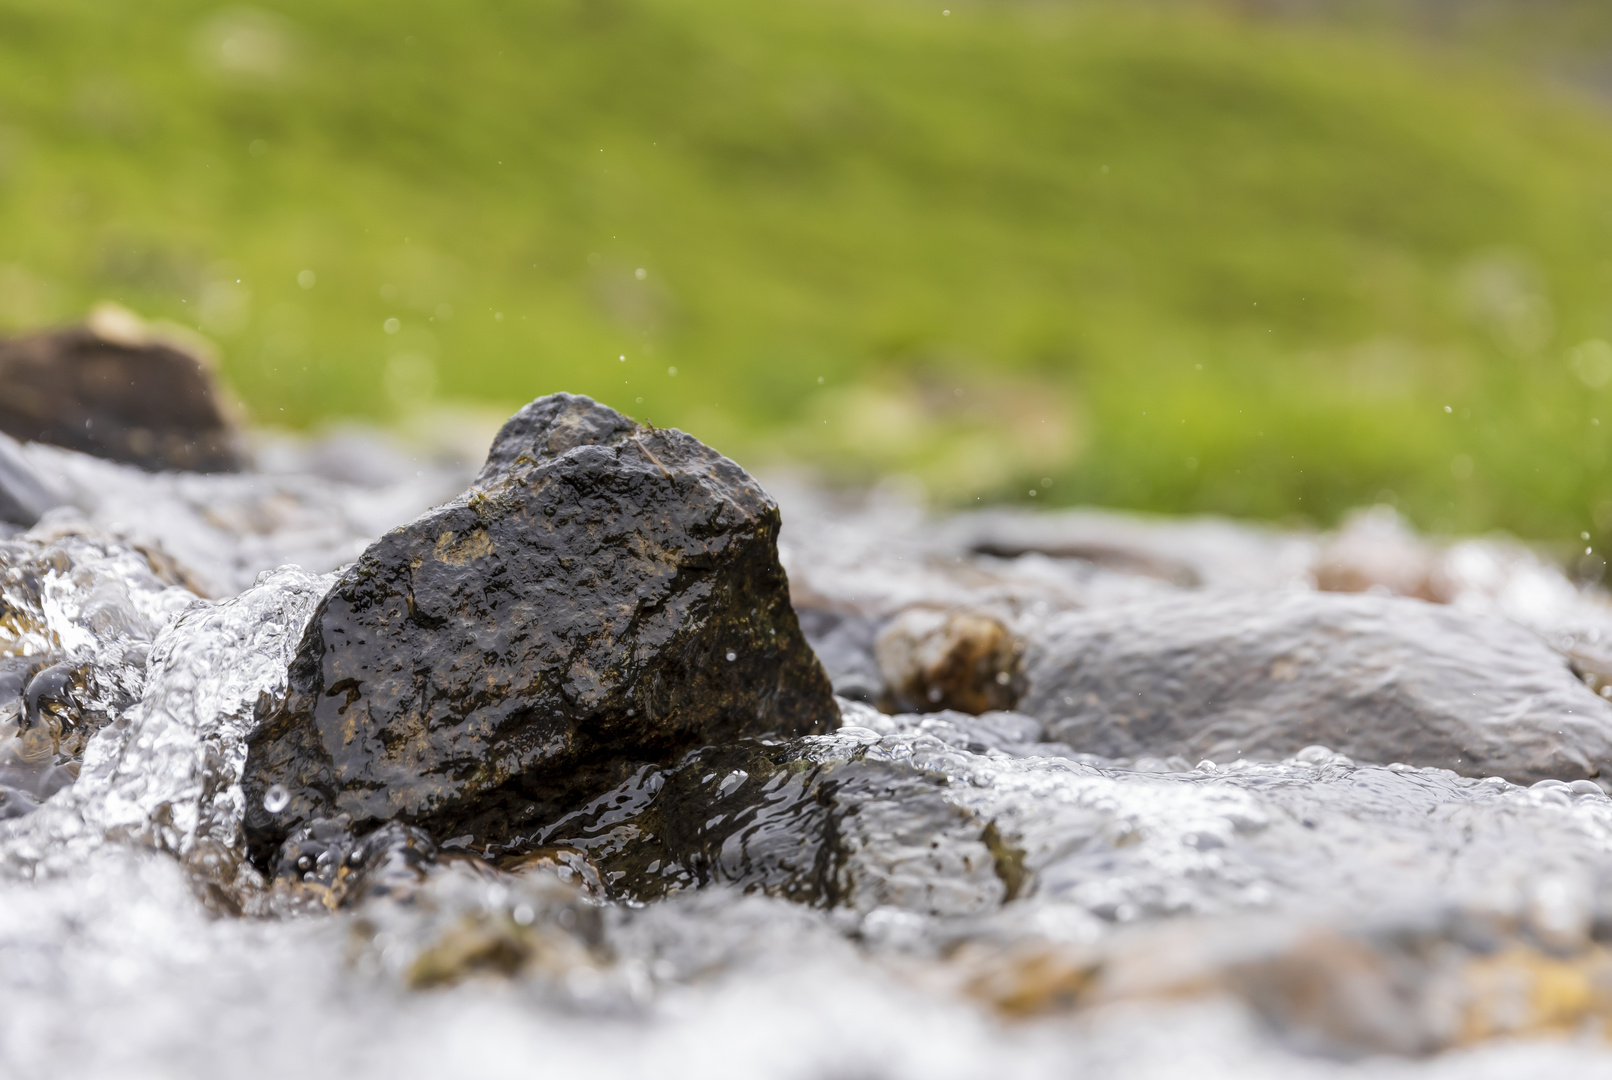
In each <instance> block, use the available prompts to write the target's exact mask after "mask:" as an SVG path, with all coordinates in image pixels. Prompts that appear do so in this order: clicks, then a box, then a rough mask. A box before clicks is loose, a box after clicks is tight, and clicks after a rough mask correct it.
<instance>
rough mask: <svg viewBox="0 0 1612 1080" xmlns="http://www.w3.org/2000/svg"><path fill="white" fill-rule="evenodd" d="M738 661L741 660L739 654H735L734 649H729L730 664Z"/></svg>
mask: <svg viewBox="0 0 1612 1080" xmlns="http://www.w3.org/2000/svg"><path fill="white" fill-rule="evenodd" d="M737 659H739V654H738V653H736V652H734V651H733V650H732V649H729V650H728V662H729V663H730V664H731V663H732V662H733V661H735V660H737Z"/></svg>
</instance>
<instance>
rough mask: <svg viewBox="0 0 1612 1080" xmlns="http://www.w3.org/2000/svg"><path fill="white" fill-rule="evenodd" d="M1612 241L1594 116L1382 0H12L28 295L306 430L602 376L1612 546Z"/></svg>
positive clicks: (10, 309) (1258, 503) (1168, 492)
mask: <svg viewBox="0 0 1612 1080" xmlns="http://www.w3.org/2000/svg"><path fill="white" fill-rule="evenodd" d="M942 2H952V0H942ZM1609 240H1612V117H1609V115H1608V113H1607V110H1606V108H1605V107H1603V106H1602V105H1601V104H1599V103H1598V102H1596V101H1595V100H1593V99H1591V98H1589V97H1588V96H1580V95H1575V94H1574V93H1572V92H1570V91H1566V90H1561V89H1553V88H1551V87H1549V86H1547V85H1545V84H1544V83H1543V82H1542V81H1541V80H1539V79H1537V78H1535V77H1533V76H1531V75H1530V74H1528V73H1527V72H1526V71H1523V70H1521V69H1519V68H1517V67H1516V66H1514V65H1509V64H1504V63H1500V62H1498V61H1491V60H1486V59H1484V58H1483V57H1482V56H1481V55H1480V54H1478V53H1474V52H1471V51H1463V50H1462V49H1460V48H1443V47H1441V48H1428V47H1423V46H1419V45H1417V44H1416V43H1414V42H1413V41H1411V40H1409V39H1407V38H1404V37H1401V36H1396V35H1394V34H1384V33H1379V32H1376V31H1373V30H1369V29H1368V30H1340V29H1338V28H1337V27H1336V26H1331V27H1329V26H1325V25H1317V24H1313V23H1292V22H1283V21H1276V22H1269V21H1261V20H1250V19H1247V18H1241V17H1237V16H1235V15H1229V14H1225V13H1216V12H1214V11H1211V10H1207V9H1204V8H1200V7H1196V6H1193V5H1175V6H1162V7H1149V6H1141V5H1125V6H1117V5H1108V4H1085V5H1074V6H1048V5H1031V4H1025V5H1004V4H989V5H979V4H959V5H958V6H955V7H953V8H951V9H950V14H946V13H944V12H943V10H942V9H941V7H940V6H939V4H927V5H919V4H917V3H914V2H904V0H774V2H771V3H766V4H756V3H742V2H738V0H543V2H535V3H533V2H529V3H514V2H502V3H494V2H481V3H447V2H443V0H398V2H395V3H392V4H389V5H386V6H384V7H382V6H377V5H373V4H367V3H358V2H355V0H325V2H322V3H314V2H312V0H286V2H283V3H276V4H272V5H270V4H265V5H264V6H263V7H261V8H254V9H243V8H219V7H217V6H215V5H211V4H204V3H192V2H180V0H148V2H147V3H144V4H141V5H108V4H104V3H93V2H90V0H49V2H44V0H0V326H5V327H7V328H10V329H20V328H23V327H26V326H32V325H36V324H39V323H41V322H47V321H53V320H62V319H67V318H73V317H76V316H77V315H79V314H81V313H82V312H83V311H84V310H85V309H86V308H87V307H88V306H89V304H90V303H92V302H94V301H96V300H99V299H102V298H113V299H116V300H119V301H120V302H122V303H124V304H126V305H128V306H129V307H131V308H133V309H135V310H137V311H139V312H141V313H143V314H146V315H152V316H161V317H166V318H170V319H173V320H176V321H179V322H182V323H185V324H186V325H189V326H195V327H199V328H200V329H202V330H203V331H204V332H205V333H207V334H208V335H209V336H211V337H212V338H213V339H214V340H215V341H217V342H218V343H219V345H220V348H221V353H222V357H223V361H224V365H225V369H226V371H227V374H228V377H229V379H230V381H231V382H232V383H233V385H234V386H235V387H236V388H237V390H238V391H239V393H240V394H241V395H242V397H243V398H244V399H245V401H246V402H247V403H248V406H249V409H250V412H251V414H252V415H253V416H254V417H255V419H256V420H257V421H259V422H262V423H268V424H281V423H283V424H288V425H307V424H313V423H317V422H319V421H321V420H322V419H325V418H330V417H336V416H349V415H361V416H370V417H374V418H377V419H382V420H399V421H401V422H407V420H408V418H409V417H410V416H412V415H414V414H415V413H416V412H417V411H418V410H419V409H421V408H422V407H424V406H425V405H427V404H428V403H430V402H432V401H441V400H449V401H477V402H485V403H487V404H488V405H489V407H493V408H499V409H510V408H513V407H514V406H515V405H517V404H519V403H520V402H522V401H524V400H527V399H529V398H531V397H532V396H535V395H537V394H539V393H544V392H547V391H550V390H555V389H570V390H575V391H579V392H585V393H589V394H593V395H595V396H597V397H599V398H600V399H602V400H604V401H606V402H608V403H610V404H613V405H616V406H618V407H620V408H622V409H623V410H624V411H626V412H629V413H632V414H634V415H637V416H639V417H641V418H648V419H650V420H652V421H653V422H655V423H656V424H661V425H675V426H680V427H684V428H686V429H688V430H690V431H692V432H694V433H695V434H697V435H700V436H701V437H702V438H705V439H706V440H707V441H710V442H712V443H714V444H715V445H717V446H718V447H719V448H721V449H723V450H724V451H726V452H728V453H730V454H731V455H733V456H735V457H737V458H739V459H740V460H741V461H744V462H745V463H747V464H752V465H754V464H762V463H766V462H769V461H775V460H779V459H784V460H793V461H804V462H807V463H811V464H814V465H816V466H818V467H821V468H823V469H825V470H827V471H828V472H829V473H831V474H833V475H840V476H845V477H850V478H855V477H858V476H869V475H873V474H876V473H879V472H883V471H889V470H898V471H906V472H911V473H913V474H916V475H918V476H919V477H921V478H922V479H923V480H924V481H925V482H926V483H927V484H928V485H929V487H930V489H931V490H932V491H933V492H934V493H935V494H936V495H937V496H939V497H941V498H943V499H949V500H956V501H972V500H973V499H974V498H975V497H976V496H978V497H982V498H986V499H998V498H1006V499H1029V498H1030V497H1031V496H1030V491H1031V490H1032V489H1033V490H1034V491H1035V492H1036V495H1035V498H1036V499H1038V500H1040V501H1049V500H1050V501H1053V502H1060V503H1067V502H1077V501H1095V502H1100V503H1106V504H1112V505H1118V506H1125V507H1133V508H1141V509H1149V510H1161V511H1199V510H1213V511H1219V512H1225V513H1232V514H1238V515H1248V516H1256V517H1266V518H1277V519H1289V518H1294V517H1301V518H1306V519H1309V520H1314V521H1317V522H1328V521H1331V520H1333V519H1335V517H1336V516H1337V515H1338V514H1339V513H1341V512H1342V511H1344V510H1346V509H1347V508H1349V507H1351V506H1355V505H1359V504H1361V503H1365V502H1372V501H1376V500H1383V499H1386V500H1390V501H1395V502H1397V503H1398V505H1399V506H1400V507H1401V508H1402V509H1403V510H1405V511H1406V512H1407V513H1408V514H1409V515H1410V516H1411V517H1412V518H1413V519H1414V520H1416V521H1417V522H1418V523H1420V524H1421V525H1423V526H1424V527H1429V528H1436V529H1459V530H1481V529H1487V528H1494V527H1500V528H1505V529H1509V530H1512V531H1514V532H1516V533H1519V534H1521V535H1523V536H1527V537H1536V538H1556V539H1561V538H1569V537H1576V536H1577V534H1578V533H1579V532H1580V531H1581V530H1586V531H1592V532H1594V533H1596V534H1597V535H1599V536H1605V535H1607V533H1608V532H1609V531H1612V474H1609V472H1608V469H1607V448H1608V439H1609V437H1612V408H1609V407H1608V401H1607V395H1608V394H1609V393H1612V388H1609V386H1608V384H1609V383H1612V346H1607V345H1605V344H1603V343H1602V339H1612V247H1609ZM305 271H306V272H311V277H310V276H309V275H308V274H306V273H304V272H305ZM299 275H302V281H303V282H306V283H310V284H311V287H306V288H305V287H304V286H303V284H301V283H299ZM389 320H396V321H395V322H389ZM389 328H390V330H389ZM673 370H675V372H676V374H675V375H674V374H671V373H670V372H671V371H673ZM640 399H641V400H640ZM1603 421H1604V422H1603Z"/></svg>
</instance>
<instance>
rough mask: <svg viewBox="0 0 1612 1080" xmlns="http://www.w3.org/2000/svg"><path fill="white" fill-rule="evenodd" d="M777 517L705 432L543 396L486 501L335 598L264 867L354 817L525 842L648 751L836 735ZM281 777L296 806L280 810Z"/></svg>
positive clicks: (271, 774) (262, 751)
mask: <svg viewBox="0 0 1612 1080" xmlns="http://www.w3.org/2000/svg"><path fill="white" fill-rule="evenodd" d="M778 527H779V515H778V510H777V507H776V505H775V504H774V503H773V501H772V500H771V499H770V498H769V497H768V496H767V495H766V493H765V492H764V491H762V490H761V488H760V487H759V486H758V485H757V484H756V483H755V482H754V481H753V480H751V479H750V477H749V476H748V475H747V474H745V472H744V471H743V470H742V469H740V468H739V467H738V466H737V465H735V464H733V463H732V462H731V461H728V460H727V459H726V458H723V457H721V456H720V455H718V454H717V453H715V452H714V451H712V450H710V449H709V448H707V447H705V446H703V445H701V444H700V443H699V442H697V441H696V440H694V439H692V438H690V437H689V436H687V435H684V434H682V433H681V432H677V431H658V430H655V429H653V428H646V427H641V426H639V425H637V424H635V423H633V422H632V421H630V420H628V419H627V418H626V417H623V416H622V415H620V414H619V413H616V412H615V411H613V410H611V409H608V408H605V407H604V406H601V405H597V404H595V403H594V402H593V401H591V400H589V399H587V398H583V397H574V396H571V395H565V394H557V395H553V396H551V397H547V398H541V399H539V400H538V401H536V402H533V403H532V404H531V405H529V406H527V407H526V408H525V409H523V410H521V412H519V413H517V414H516V416H515V417H514V418H513V419H512V420H511V421H510V422H509V423H508V424H507V425H506V426H505V428H504V430H503V431H502V432H500V433H499V435H498V437H497V439H495V440H494V443H493V446H492V450H491V451H490V453H489V455H488V460H487V464H486V466H485V467H484V468H483V470H482V472H481V474H480V475H479V476H478V477H477V479H476V483H475V484H474V485H473V486H472V487H471V488H470V490H469V491H467V492H466V493H465V494H464V495H462V496H461V497H460V498H459V499H456V500H454V501H453V502H450V503H448V504H447V505H445V506H443V507H440V508H438V509H437V510H434V511H432V512H431V513H429V514H426V515H424V516H422V517H420V518H418V519H416V520H415V521H414V522H411V523H410V524H408V525H406V526H403V527H402V528H399V529H396V530H394V531H392V532H391V533H388V534H387V535H386V536H385V537H383V538H382V539H381V540H380V541H378V542H377V543H376V544H375V545H374V546H372V547H371V548H370V549H369V550H368V551H366V552H365V553H364V554H363V556H361V557H360V558H359V560H358V561H357V562H356V563H355V564H354V565H353V566H352V567H351V568H350V569H349V570H347V571H345V572H344V573H342V574H341V575H340V577H339V578H338V580H337V582H336V585H335V587H334V588H333V589H332V590H331V592H330V594H329V595H328V596H326V597H325V599H324V600H323V601H321V603H320V605H319V608H318V610H317V611H316V612H315V614H314V617H313V621H312V623H311V625H310V628H309V631H308V633H307V635H306V637H305V638H304V640H303V643H302V645H301V646H300V647H299V649H298V653H297V656H296V658H295V660H294V661H293V663H292V667H291V673H290V687H289V692H288V694H287V696H286V698H285V700H284V702H283V703H281V704H280V705H279V706H278V707H277V708H276V709H275V711H274V712H273V714H272V715H270V716H269V717H268V718H267V719H266V720H265V722H264V723H263V725H262V726H261V727H260V728H259V729H258V730H257V731H256V732H255V733H254V734H253V736H252V738H251V740H250V744H249V745H250V749H249V751H248V757H247V765H246V776H245V791H246V798H247V817H246V821H247V830H248V837H249V840H250V843H251V845H252V847H253V851H254V855H255V858H256V859H257V861H258V862H259V864H260V865H262V866H265V867H267V866H268V865H269V863H270V862H271V861H272V860H273V859H274V857H275V856H276V853H277V852H278V849H279V848H280V846H281V844H282V843H283V842H285V841H286V839H287V837H288V836H290V835H291V834H292V832H293V830H296V829H298V828H299V827H304V826H308V825H310V824H311V823H313V822H314V821H315V820H316V819H329V818H334V817H336V815H338V814H342V815H346V816H347V818H348V820H349V821H350V824H351V826H352V827H353V828H355V829H358V830H360V831H363V830H368V829H371V828H373V827H375V826H376V825H379V824H381V823H384V822H387V821H392V820H394V819H396V820H400V821H404V822H407V823H410V824H415V825H419V826H420V827H422V828H424V829H426V830H427V831H428V832H429V833H431V834H432V835H433V836H435V837H437V838H438V839H439V840H440V841H448V840H451V839H461V840H462V842H466V843H470V844H473V845H474V846H476V847H477V848H478V849H479V850H484V851H488V852H490V853H495V854H496V853H500V852H505V851H508V850H509V849H510V847H511V845H518V844H519V843H520V842H521V841H520V840H519V839H518V838H519V837H521V836H523V835H524V834H525V833H527V832H530V831H531V830H533V829H535V828H537V827H540V826H542V825H543V824H545V823H547V822H549V821H552V820H553V819H555V818H557V817H560V816H562V815H563V814H565V813H567V812H569V811H570V810H571V809H573V808H574V807H575V806H577V805H579V804H580V803H581V802H585V801H586V800H587V799H588V798H591V797H592V796H593V795H595V794H598V793H599V792H602V791H604V790H607V789H608V788H610V787H611V786H613V785H614V784H615V783H617V782H619V781H620V780H621V779H622V778H623V777H624V776H626V775H628V774H630V773H631V772H633V771H634V770H635V769H637V768H638V767H640V766H641V765H642V764H644V763H654V762H661V761H667V760H670V759H671V758H673V757H674V756H676V755H678V754H680V753H682V752H684V751H686V750H688V749H691V748H695V747H699V746H704V745H710V744H714V743H725V742H732V741H734V740H736V739H740V738H744V737H747V736H758V735H772V734H777V735H785V736H788V735H800V734H805V733H809V732H814V731H824V730H827V729H829V728H830V727H832V725H833V724H834V722H835V720H836V718H837V716H838V710H837V708H836V707H835V705H834V702H833V698H832V696H831V692H830V687H829V683H828V680H827V677H826V676H825V675H824V674H823V672H822V668H821V666H820V665H819V664H818V662H817V659H816V657H815V656H813V655H812V652H811V650H810V649H809V648H808V647H807V646H806V643H805V641H804V639H803V638H802V637H801V635H800V630H799V626H798V624H797V622H796V619H795V615H794V612H793V610H792V609H791V607H790V605H789V596H788V585H787V582H786V580H785V578H784V574H783V570H782V569H781V567H780V566H779V564H778V559H777V552H776V546H775V544H776V537H777V533H778ZM276 785H278V786H279V787H280V788H282V789H283V790H284V791H286V792H287V793H289V799H288V801H287V802H286V804H285V806H284V807H283V809H281V810H280V811H278V812H270V811H269V810H268V809H266V808H265V806H264V798H265V795H266V793H267V792H268V790H269V789H270V788H271V787H275V786H276Z"/></svg>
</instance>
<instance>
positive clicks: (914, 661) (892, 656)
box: [873, 608, 1023, 715]
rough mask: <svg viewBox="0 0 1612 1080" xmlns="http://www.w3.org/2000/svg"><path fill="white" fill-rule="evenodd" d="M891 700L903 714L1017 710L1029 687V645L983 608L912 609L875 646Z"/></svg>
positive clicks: (885, 630) (881, 634)
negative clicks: (1022, 671)
mask: <svg viewBox="0 0 1612 1080" xmlns="http://www.w3.org/2000/svg"><path fill="white" fill-rule="evenodd" d="M873 650H874V656H875V657H876V658H877V660H878V664H879V674H880V676H881V677H882V678H883V680H884V686H885V693H886V696H887V698H888V699H889V700H888V702H887V704H889V705H890V706H891V707H892V708H893V709H895V710H896V711H901V712H938V711H940V710H942V709H956V710H957V711H959V712H966V713H973V714H975V715H978V714H980V713H984V712H990V711H992V710H994V709H1011V708H1013V706H1014V705H1015V704H1016V703H1017V702H1018V699H1019V695H1020V693H1022V691H1023V685H1022V679H1021V678H1020V676H1019V660H1020V656H1021V654H1022V653H1023V646H1022V645H1021V643H1020V642H1019V641H1018V639H1017V638H1016V637H1015V636H1014V634H1013V633H1012V631H1010V630H1009V629H1008V628H1007V626H1006V625H1004V624H1003V622H1002V620H1000V619H998V618H997V617H996V616H994V615H991V614H988V613H986V612H980V611H968V610H956V611H939V610H935V609H933V608H908V609H907V610H906V611H903V612H902V613H901V614H899V615H897V616H896V617H895V618H894V619H892V620H891V621H890V623H889V624H888V625H886V626H885V628H884V629H883V630H882V631H880V633H879V637H878V639H877V640H876V641H875V642H874V646H873Z"/></svg>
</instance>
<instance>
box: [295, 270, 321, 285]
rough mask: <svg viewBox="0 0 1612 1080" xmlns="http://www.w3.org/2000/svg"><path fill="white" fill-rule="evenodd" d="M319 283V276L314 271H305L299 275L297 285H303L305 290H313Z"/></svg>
mask: <svg viewBox="0 0 1612 1080" xmlns="http://www.w3.org/2000/svg"><path fill="white" fill-rule="evenodd" d="M318 281H319V278H318V276H317V275H316V274H315V273H314V272H313V271H312V270H304V271H303V272H302V273H300V274H298V275H297V284H298V285H301V286H302V287H303V288H304V289H311V288H313V287H314V285H315V284H316V283H317V282H318Z"/></svg>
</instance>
